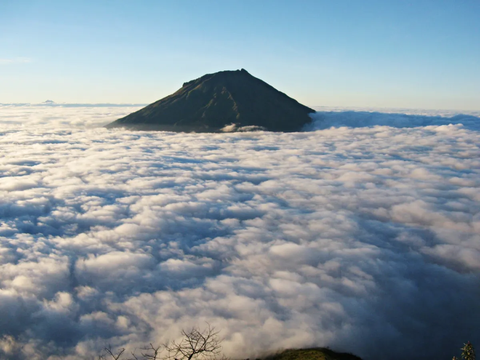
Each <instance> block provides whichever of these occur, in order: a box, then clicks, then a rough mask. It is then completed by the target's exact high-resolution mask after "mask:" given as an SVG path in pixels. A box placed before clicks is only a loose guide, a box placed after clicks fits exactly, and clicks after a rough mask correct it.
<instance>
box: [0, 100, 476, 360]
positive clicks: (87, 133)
mask: <svg viewBox="0 0 480 360" xmlns="http://www.w3.org/2000/svg"><path fill="white" fill-rule="evenodd" d="M129 111H131V109H127V108H85V107H84V108H62V107H54V108H47V107H44V108H39V107H37V108H36V107H12V106H9V107H2V108H0V123H2V124H3V128H4V130H3V131H2V132H1V137H0V175H1V177H0V218H1V220H2V222H1V223H0V284H1V286H0V336H3V338H1V340H0V354H2V357H6V358H11V359H23V358H38V359H45V358H50V359H58V358H67V359H83V358H88V357H89V356H92V355H95V354H98V353H99V351H100V349H101V348H102V347H104V346H105V344H111V345H112V346H117V345H118V346H121V345H125V344H128V346H129V347H130V349H134V348H135V347H138V346H140V345H143V344H145V343H149V342H154V343H160V342H162V341H165V340H167V339H173V338H175V337H176V336H178V334H179V330H180V329H181V328H186V327H190V326H192V325H195V324H196V325H200V326H201V325H202V324H204V322H205V321H208V322H209V323H211V324H212V325H214V326H216V327H217V328H218V329H221V330H222V336H223V337H224V338H225V341H224V346H225V351H226V352H227V354H230V355H232V356H235V357H238V358H240V357H242V356H245V357H247V356H255V355H258V354H261V353H262V352H264V351H269V350H277V349H280V348H287V347H302V346H327V345H328V346H331V347H333V348H337V349H340V350H344V351H351V352H354V353H356V354H358V355H360V356H362V357H364V358H365V359H372V360H374V359H383V358H388V359H392V360H395V359H405V358H410V359H433V358H437V357H440V356H445V354H447V355H448V354H452V355H453V354H455V353H456V352H457V349H458V347H459V346H461V344H462V343H463V342H465V341H467V340H472V341H474V339H478V338H480V330H479V329H480V328H479V326H478V324H479V323H480V307H478V302H479V300H480V297H479V294H478V289H479V285H480V281H479V280H480V279H479V274H480V189H479V187H480V148H479V145H478V144H480V133H479V132H478V124H479V121H480V119H479V118H478V117H475V116H473V115H469V116H464V117H460V118H459V117H456V118H446V117H441V116H438V114H435V117H427V116H425V114H423V115H412V116H407V115H391V114H390V115H388V114H371V113H370V115H368V113H355V112H344V113H338V112H323V113H317V114H316V115H315V116H316V117H317V121H316V122H315V124H314V125H313V126H312V128H313V129H320V130H316V131H311V132H303V133H289V134H278V133H266V132H254V133H234V134H174V133H163V132H156V133H147V132H126V131H122V130H116V131H107V130H105V129H102V128H95V127H94V126H96V125H100V124H104V123H107V122H109V121H110V120H113V119H114V118H116V117H120V116H122V115H123V114H124V113H125V112H129ZM355 117H356V118H355ZM398 117H401V121H400V120H399V118H398ZM366 118H368V120H366ZM388 119H391V121H392V122H393V123H392V124H391V125H394V126H386V125H388V124H389V122H388V121H387V120H388ZM462 121H463V122H462ZM400 122H401V123H400ZM85 125H86V126H87V127H90V128H89V129H84V128H82V127H84V126H85ZM331 126H336V127H331Z"/></svg>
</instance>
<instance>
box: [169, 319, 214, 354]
mask: <svg viewBox="0 0 480 360" xmlns="http://www.w3.org/2000/svg"><path fill="white" fill-rule="evenodd" d="M207 325H208V327H207V328H205V329H199V328H197V327H192V329H191V330H189V331H185V330H182V335H183V338H182V340H180V341H179V342H176V341H173V342H172V343H167V344H165V345H164V347H165V349H166V350H167V351H168V354H169V358H170V359H175V360H184V359H186V360H192V359H197V358H198V359H216V358H218V356H219V355H220V350H221V348H222V346H221V342H222V340H221V339H220V338H219V337H218V333H219V332H218V331H217V330H215V328H214V327H211V326H210V324H207Z"/></svg>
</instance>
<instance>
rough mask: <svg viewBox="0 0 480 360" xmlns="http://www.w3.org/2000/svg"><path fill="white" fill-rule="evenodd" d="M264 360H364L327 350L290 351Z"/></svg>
mask: <svg viewBox="0 0 480 360" xmlns="http://www.w3.org/2000/svg"><path fill="white" fill-rule="evenodd" d="M262 360H362V359H361V358H359V357H358V356H355V355H353V354H349V353H339V352H335V351H333V350H330V349H327V348H311V349H289V350H284V351H282V352H279V353H277V354H274V355H270V356H267V357H265V358H263V359H262Z"/></svg>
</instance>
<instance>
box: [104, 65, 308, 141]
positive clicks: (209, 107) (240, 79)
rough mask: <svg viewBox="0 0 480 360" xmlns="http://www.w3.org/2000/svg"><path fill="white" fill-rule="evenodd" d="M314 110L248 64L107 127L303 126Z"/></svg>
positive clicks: (288, 128) (203, 79)
mask: <svg viewBox="0 0 480 360" xmlns="http://www.w3.org/2000/svg"><path fill="white" fill-rule="evenodd" d="M313 112H315V110H313V109H310V108H309V107H306V106H304V105H302V104H300V103H298V102H297V101H296V100H294V99H292V98H290V97H288V96H287V95H285V94H284V93H282V92H280V91H278V90H276V89H275V88H273V87H272V86H270V85H269V84H267V83H266V82H264V81H262V80H260V79H257V78H256V77H254V76H252V75H250V74H249V73H248V72H247V71H246V70H244V69H242V70H236V71H220V72H217V73H214V74H207V75H204V76H202V77H200V78H198V79H196V80H192V81H189V82H186V83H184V84H183V86H182V88H181V89H179V90H178V91H177V92H175V93H174V94H172V95H169V96H167V97H165V98H163V99H161V100H158V101H156V102H154V103H152V104H150V105H148V106H146V107H145V108H143V109H140V110H139V111H137V112H134V113H132V114H130V115H127V116H125V117H124V118H121V119H118V120H116V121H114V122H112V123H111V124H108V125H107V127H108V128H115V127H124V128H128V129H134V130H165V131H178V132H180V131H185V132H191V131H194V132H219V131H242V130H254V129H265V130H268V131H298V130H300V129H301V128H302V127H303V126H304V125H305V124H308V123H310V122H311V119H310V116H309V115H308V114H309V113H313Z"/></svg>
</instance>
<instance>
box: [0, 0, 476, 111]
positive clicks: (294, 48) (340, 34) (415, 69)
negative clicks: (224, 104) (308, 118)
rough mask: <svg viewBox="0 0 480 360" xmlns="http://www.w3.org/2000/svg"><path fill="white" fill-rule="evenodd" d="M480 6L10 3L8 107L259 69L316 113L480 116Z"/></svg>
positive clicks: (110, 96) (3, 40)
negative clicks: (337, 109)
mask: <svg viewBox="0 0 480 360" xmlns="http://www.w3.org/2000/svg"><path fill="white" fill-rule="evenodd" d="M479 59H480V1H478V0H461V1H458V0H451V1H443V0H432V1H422V0H416V1H409V0H401V1H400V0H398V1H395V0H388V1H386V0H382V1H376V0H362V1H360V0H351V1H343V0H338V1H331V0H330V1H322V0H315V1H308V0H301V1H295V2H294V1H281V0H275V1H269V0H262V1H258V0H255V1H250V0H242V1H234V0H230V1H213V0H212V1H193V0H191V1H186V0H185V1H147V0H144V1H122V0H115V1H90V0H83V1H63V0H62V1H47V0H45V1H21V0H0V103H9V102H41V101H44V100H46V99H52V100H54V101H57V102H84V103H97V102H112V103H150V102H152V101H155V100H157V99H159V98H162V97H164V96H166V95H168V94H170V93H172V92H173V91H175V90H176V89H178V88H179V87H181V85H182V83H183V82H185V81H188V80H191V79H193V78H197V77H199V76H201V75H203V74H205V73H211V72H216V71H219V70H226V69H240V68H245V69H247V70H248V71H249V72H250V73H251V74H252V75H254V76H257V77H259V78H261V79H263V80H265V81H267V82H268V83H270V84H271V85H273V86H274V87H276V88H277V89H279V90H281V91H283V92H286V93H287V94H288V95H290V96H292V97H294V98H296V99H297V100H299V101H300V102H302V103H304V104H306V105H310V106H321V105H325V106H364V107H404V108H429V109H465V110H479V109H480V60H479Z"/></svg>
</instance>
